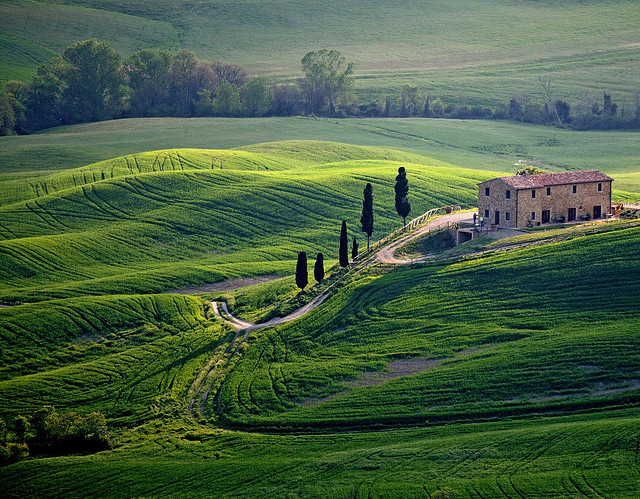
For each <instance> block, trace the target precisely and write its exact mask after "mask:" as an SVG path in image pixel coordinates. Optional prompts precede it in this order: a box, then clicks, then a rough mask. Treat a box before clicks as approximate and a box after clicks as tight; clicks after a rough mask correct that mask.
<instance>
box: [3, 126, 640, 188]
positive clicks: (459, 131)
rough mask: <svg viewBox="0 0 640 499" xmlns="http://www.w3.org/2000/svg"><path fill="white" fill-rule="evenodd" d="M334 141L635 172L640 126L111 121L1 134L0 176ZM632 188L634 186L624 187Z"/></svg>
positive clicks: (506, 167) (504, 168)
mask: <svg viewBox="0 0 640 499" xmlns="http://www.w3.org/2000/svg"><path fill="white" fill-rule="evenodd" d="M284 139H287V140H291V139H296V140H331V141H336V142H343V143H350V144H354V145H362V146H378V147H386V148H392V149H399V150H402V151H409V152H413V153H417V154H421V155H423V156H427V157H429V158H430V161H435V160H439V162H438V163H437V165H442V164H443V163H442V162H445V163H448V164H454V165H457V166H460V167H464V168H474V169H480V170H493V171H498V172H515V171H516V169H517V167H515V166H514V163H516V162H517V160H519V159H525V160H528V161H532V162H540V163H541V164H542V166H543V167H545V168H548V169H550V170H554V171H562V170H584V169H593V168H598V169H601V170H602V171H604V172H606V173H608V174H622V173H634V172H635V173H637V171H638V170H639V169H640V160H639V159H638V146H637V144H638V142H639V141H640V133H639V132H636V131H630V132H604V131H597V132H577V131H571V130H560V129H557V128H551V127H541V126H536V125H527V124H517V123H513V122H501V121H486V120H473V121H465V120H443V119H343V120H331V119H318V118H303V117H296V118H261V119H225V118H189V119H184V118H182V119H180V118H150V119H127V120H114V121H108V122H101V123H90V124H84V125H75V126H69V127H60V128H54V129H51V130H49V131H47V132H45V133H38V134H34V135H28V136H14V137H0V165H2V166H1V168H0V180H4V179H8V178H9V179H10V178H12V177H17V178H22V177H24V176H25V175H30V176H35V175H42V174H48V173H51V172H52V171H54V170H60V169H68V168H77V167H80V166H84V165H88V164H90V163H94V162H98V161H102V160H106V159H110V158H114V157H117V156H122V155H126V154H134V153H141V152H144V151H153V150H161V149H168V148H197V149H228V148H244V146H246V145H247V144H256V143H261V142H272V141H281V140H284ZM625 190H633V189H625Z"/></svg>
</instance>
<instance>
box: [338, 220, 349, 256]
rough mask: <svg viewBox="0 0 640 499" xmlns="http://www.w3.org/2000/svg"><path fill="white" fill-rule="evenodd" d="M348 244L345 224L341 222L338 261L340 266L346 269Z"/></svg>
mask: <svg viewBox="0 0 640 499" xmlns="http://www.w3.org/2000/svg"><path fill="white" fill-rule="evenodd" d="M348 245H349V242H348V240H347V222H345V221H344V220H343V221H342V229H340V249H339V260H340V266H341V267H346V266H347V265H349V248H348Z"/></svg>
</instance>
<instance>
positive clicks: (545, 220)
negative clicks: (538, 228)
mask: <svg viewBox="0 0 640 499" xmlns="http://www.w3.org/2000/svg"><path fill="white" fill-rule="evenodd" d="M549 220H551V210H542V223H543V224H548V223H549Z"/></svg>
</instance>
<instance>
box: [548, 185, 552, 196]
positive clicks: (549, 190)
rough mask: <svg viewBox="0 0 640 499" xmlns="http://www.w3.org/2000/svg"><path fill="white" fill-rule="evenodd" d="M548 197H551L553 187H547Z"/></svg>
mask: <svg viewBox="0 0 640 499" xmlns="http://www.w3.org/2000/svg"><path fill="white" fill-rule="evenodd" d="M547 196H551V187H547Z"/></svg>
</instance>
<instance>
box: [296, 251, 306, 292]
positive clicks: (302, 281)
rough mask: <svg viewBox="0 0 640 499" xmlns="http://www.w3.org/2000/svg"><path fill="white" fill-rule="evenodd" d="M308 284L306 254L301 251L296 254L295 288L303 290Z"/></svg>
mask: <svg viewBox="0 0 640 499" xmlns="http://www.w3.org/2000/svg"><path fill="white" fill-rule="evenodd" d="M307 284H309V273H308V270H307V253H306V252H305V251H301V252H300V253H298V262H297V263H296V286H298V287H299V288H300V289H304V288H306V287H307Z"/></svg>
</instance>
